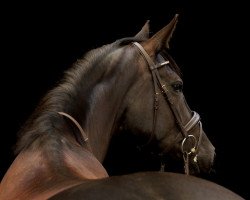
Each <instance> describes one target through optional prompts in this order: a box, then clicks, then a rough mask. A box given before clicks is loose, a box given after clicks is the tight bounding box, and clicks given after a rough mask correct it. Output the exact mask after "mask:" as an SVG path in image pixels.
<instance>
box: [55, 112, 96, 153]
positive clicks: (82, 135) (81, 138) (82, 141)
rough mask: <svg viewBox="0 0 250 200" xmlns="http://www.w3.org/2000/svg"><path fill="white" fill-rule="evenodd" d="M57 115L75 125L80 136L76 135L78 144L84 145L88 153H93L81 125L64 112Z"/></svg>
mask: <svg viewBox="0 0 250 200" xmlns="http://www.w3.org/2000/svg"><path fill="white" fill-rule="evenodd" d="M57 113H58V114H59V115H62V116H64V117H67V118H68V119H70V120H71V121H72V122H73V123H74V124H75V125H76V127H77V128H78V130H79V131H80V134H77V135H76V138H77V139H78V142H79V143H80V145H81V146H84V145H86V147H87V149H88V150H89V151H90V152H93V151H92V149H91V146H90V144H89V142H88V139H89V138H88V136H87V134H86V133H85V132H84V130H83V129H82V127H81V125H80V124H79V123H78V122H77V121H76V120H75V119H74V118H73V117H72V116H70V115H69V114H67V113H65V112H57Z"/></svg>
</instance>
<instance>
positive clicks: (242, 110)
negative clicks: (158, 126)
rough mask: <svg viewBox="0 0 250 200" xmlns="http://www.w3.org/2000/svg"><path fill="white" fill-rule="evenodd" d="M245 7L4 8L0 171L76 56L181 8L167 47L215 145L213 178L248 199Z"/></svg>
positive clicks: (162, 21) (154, 27)
mask: <svg viewBox="0 0 250 200" xmlns="http://www.w3.org/2000/svg"><path fill="white" fill-rule="evenodd" d="M243 8H244V5H240V3H239V1H238V2H237V3H235V2H232V3H231V4H230V3H228V2H227V3H226V4H223V3H221V4H220V5H218V3H216V1H208V2H204V1H202V2H194V1H189V2H187V1H167V0H166V1H164V2H156V1H153V2H144V3H142V2H141V3H139V4H138V5H135V2H128V1H127V2H125V1H124V2H119V1H117V2H114V3H110V4H108V3H107V2H105V3H100V2H86V4H85V3H82V4H74V3H70V4H67V3H60V4H54V5H52V4H49V3H46V4H45V3H27V4H24V3H14V2H12V3H11V4H9V5H3V6H1V9H2V12H1V13H2V14H1V15H2V16H1V20H2V22H1V52H2V53H1V135H0V136H1V137H0V138H1V155H0V176H1V177H2V176H3V175H4V173H5V171H6V170H7V168H8V167H9V165H10V164H11V162H12V160H13V159H14V156H13V153H12V147H13V145H14V144H15V142H16V133H17V131H18V130H19V128H20V126H21V125H22V124H23V123H24V121H25V120H26V119H27V118H28V116H29V115H30V114H31V112H32V111H33V110H34V108H35V106H36V105H37V103H38V101H39V100H40V98H41V97H42V96H43V95H44V94H45V93H46V91H48V90H49V89H51V88H53V86H54V85H55V84H56V83H57V81H58V80H59V79H60V78H61V77H62V75H63V72H64V71H65V70H66V69H67V68H68V67H69V66H70V65H71V64H72V63H73V62H74V61H76V59H77V58H79V57H80V56H81V55H82V54H84V53H85V52H87V51H88V50H90V49H92V48H95V47H98V46H101V45H104V44H107V43H111V42H113V41H114V40H116V39H120V38H123V37H128V36H133V35H134V34H136V33H137V32H138V31H139V30H140V29H141V27H142V26H143V25H144V23H145V22H146V20H148V19H149V20H150V24H151V33H155V32H156V31H158V30H159V29H161V28H162V27H163V26H165V25H166V24H167V23H168V22H169V21H170V19H171V18H172V17H173V16H174V14H175V13H179V14H180V18H179V22H178V25H177V28H176V31H175V34H174V36H173V38H172V41H171V44H170V45H171V49H170V53H171V55H172V56H173V57H174V59H175V60H176V62H177V64H178V65H179V66H180V67H181V68H182V72H183V80H184V94H185V96H186V98H187V101H188V104H189V106H190V107H191V108H192V109H193V110H196V111H197V112H199V113H200V115H201V117H202V122H203V128H204V130H205V131H206V133H207V135H208V137H209V138H210V139H211V141H212V143H213V144H214V146H215V147H216V152H217V156H216V166H215V168H216V174H215V175H214V177H213V178H212V180H213V181H215V182H217V183H219V184H221V185H223V186H225V187H227V188H229V189H231V190H233V191H234V192H236V193H238V194H240V195H241V196H243V197H245V198H247V196H248V195H249V193H248V191H247V187H246V183H245V182H246V181H247V177H248V175H249V172H248V170H249V164H247V162H248V161H247V160H248V157H249V144H248V140H247V137H248V134H249V133H248V132H249V129H247V126H248V124H249V123H248V122H247V120H248V119H249V114H248V111H247V110H248V108H247V106H246V103H248V102H247V99H246V95H247V93H248V88H247V81H248V78H247V73H246V69H247V67H248V65H249V62H248V63H247V62H244V60H245V59H246V56H245V53H244V52H247V51H248V49H247V48H249V47H248V46H247V44H246V30H245V29H246V27H247V23H246V18H247V16H246V12H244V9H243ZM244 48H245V49H244ZM245 50H246V51H245ZM243 115H244V116H243Z"/></svg>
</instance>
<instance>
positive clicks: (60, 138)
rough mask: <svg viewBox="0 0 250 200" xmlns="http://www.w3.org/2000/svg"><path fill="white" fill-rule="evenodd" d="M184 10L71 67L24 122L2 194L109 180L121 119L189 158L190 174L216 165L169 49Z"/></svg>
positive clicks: (23, 195) (170, 152) (25, 194)
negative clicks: (108, 160) (111, 150)
mask: <svg viewBox="0 0 250 200" xmlns="http://www.w3.org/2000/svg"><path fill="white" fill-rule="evenodd" d="M177 18H178V16H177V15H176V16H175V17H174V18H173V19H172V20H171V22H170V23H169V24H168V25H167V26H165V27H164V28H163V29H161V30H160V31H159V32H157V33H156V34H154V35H153V36H151V37H149V23H148V22H147V23H146V24H145V25H144V26H143V28H142V29H141V31H140V32H139V33H138V34H136V35H135V36H134V37H128V38H123V39H119V40H117V41H115V42H113V43H111V44H107V45H104V46H102V47H100V48H97V49H93V50H91V51H89V52H88V53H86V55H84V56H83V57H82V58H81V59H79V60H78V61H77V62H76V63H74V64H73V66H72V67H70V68H69V69H68V70H67V71H66V73H65V76H64V77H63V78H62V80H61V81H60V83H59V84H58V85H57V86H56V87H55V88H54V89H52V90H51V91H49V92H48V93H47V95H45V97H44V98H43V99H42V100H41V101H40V103H39V105H38V106H37V108H36V110H35V111H34V113H33V114H32V115H31V116H30V118H29V119H28V120H27V122H26V123H25V124H24V126H23V127H22V128H21V130H20V133H19V139H18V142H17V148H16V159H15V160H14V162H13V163H12V165H11V166H10V168H9V169H8V171H7V172H6V174H5V176H4V178H3V180H2V182H1V185H0V199H3V200H11V199H20V200H21V199H47V198H49V197H51V196H53V195H55V194H57V193H60V192H61V191H63V190H65V189H67V188H71V187H73V186H76V185H79V184H82V183H84V182H85V181H90V180H91V181H94V180H101V179H105V180H109V176H108V173H107V172H106V170H105V168H104V167H103V165H102V162H103V160H104V158H105V156H106V153H107V150H108V147H109V142H110V140H111V138H112V136H113V135H114V133H118V132H119V128H120V127H123V128H124V129H126V130H129V131H130V132H131V133H133V134H135V135H137V136H142V137H146V138H148V141H149V142H151V141H154V142H156V143H157V145H158V147H159V152H158V153H159V154H161V155H167V156H172V157H175V158H176V159H177V160H181V161H183V163H184V164H183V165H184V167H185V173H186V174H197V173H199V172H209V171H210V169H211V167H212V164H213V160H214V151H215V148H214V146H213V145H212V144H211V142H210V141H209V139H208V137H207V136H206V134H205V132H204V131H203V129H202V124H201V121H200V117H199V114H198V113H196V112H195V111H192V110H191V109H190V108H189V107H188V104H187V102H186V101H185V98H184V94H183V91H182V87H183V81H182V79H181V76H180V68H179V67H178V66H177V64H176V63H175V62H174V60H173V59H172V58H171V56H170V55H169V53H168V47H169V43H170V39H171V37H172V35H173V32H174V29H175V26H176V24H177ZM163 189H164V188H163Z"/></svg>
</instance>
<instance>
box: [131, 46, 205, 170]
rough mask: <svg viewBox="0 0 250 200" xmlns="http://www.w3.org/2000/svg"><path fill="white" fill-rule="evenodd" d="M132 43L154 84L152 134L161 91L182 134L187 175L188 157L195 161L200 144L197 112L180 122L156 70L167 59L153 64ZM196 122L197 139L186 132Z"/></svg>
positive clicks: (140, 48)
mask: <svg viewBox="0 0 250 200" xmlns="http://www.w3.org/2000/svg"><path fill="white" fill-rule="evenodd" d="M133 45H134V46H136V47H137V48H138V49H139V51H140V53H141V55H142V56H143V58H144V59H145V60H146V62H147V63H148V66H149V69H150V71H151V74H152V79H153V85H154V115H153V128H152V134H153V135H154V133H155V128H156V121H157V110H158V107H159V105H158V104H159V102H158V95H159V94H160V93H162V94H163V96H164V97H165V99H166V101H167V103H168V104H169V107H170V109H171V111H172V113H173V116H174V118H175V122H176V124H177V126H178V128H179V129H180V132H181V134H182V136H183V140H182V142H181V151H182V154H183V160H184V170H185V174H187V175H189V157H190V156H191V155H193V156H194V157H193V161H194V162H195V163H197V154H198V150H199V146H200V143H201V138H202V123H201V121H200V116H199V114H198V113H197V112H195V111H190V112H192V117H191V119H190V120H189V121H188V122H187V124H185V125H183V124H182V122H181V119H180V117H179V116H180V113H179V112H178V110H177V109H176V107H175V104H174V101H173V98H172V95H171V93H170V90H169V88H168V86H167V85H166V84H165V83H164V82H163V81H162V79H161V77H160V75H159V72H158V69H159V68H161V67H163V66H165V65H168V64H170V63H169V61H168V60H166V61H164V62H162V63H160V64H158V63H157V64H155V63H154V61H153V60H152V59H151V58H150V56H149V55H148V53H147V52H146V51H145V50H144V48H143V47H142V46H141V45H140V44H139V43H138V42H133ZM197 124H198V126H199V129H200V130H199V136H198V140H197V138H196V137H195V136H194V135H192V134H188V132H189V131H190V130H191V129H192V128H193V127H194V126H196V125H197ZM188 140H192V141H193V144H194V145H193V147H191V148H187V147H186V144H187V141H188Z"/></svg>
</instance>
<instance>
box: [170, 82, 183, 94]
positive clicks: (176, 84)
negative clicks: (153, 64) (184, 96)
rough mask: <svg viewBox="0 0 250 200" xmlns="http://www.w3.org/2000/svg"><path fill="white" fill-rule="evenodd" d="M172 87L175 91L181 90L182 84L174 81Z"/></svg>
mask: <svg viewBox="0 0 250 200" xmlns="http://www.w3.org/2000/svg"><path fill="white" fill-rule="evenodd" d="M172 87H173V89H174V90H175V91H176V92H182V89H183V84H182V83H181V82H178V83H174V84H172Z"/></svg>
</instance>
